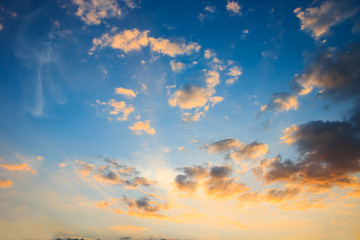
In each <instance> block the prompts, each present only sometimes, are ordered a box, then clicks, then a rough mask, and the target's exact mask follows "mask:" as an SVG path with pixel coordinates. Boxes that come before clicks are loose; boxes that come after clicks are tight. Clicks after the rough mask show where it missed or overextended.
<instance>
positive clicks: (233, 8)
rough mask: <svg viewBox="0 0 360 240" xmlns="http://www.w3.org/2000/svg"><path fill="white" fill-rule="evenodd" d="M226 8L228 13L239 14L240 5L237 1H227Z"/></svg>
mask: <svg viewBox="0 0 360 240" xmlns="http://www.w3.org/2000/svg"><path fill="white" fill-rule="evenodd" d="M226 10H227V11H228V12H229V13H230V15H241V14H242V13H241V11H240V10H241V6H240V5H239V3H238V2H235V1H228V2H227V4H226Z"/></svg>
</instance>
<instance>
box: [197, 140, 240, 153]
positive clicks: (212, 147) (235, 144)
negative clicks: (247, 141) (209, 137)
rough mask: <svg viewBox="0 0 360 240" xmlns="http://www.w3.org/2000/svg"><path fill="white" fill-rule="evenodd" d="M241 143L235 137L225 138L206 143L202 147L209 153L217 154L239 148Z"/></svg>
mask: <svg viewBox="0 0 360 240" xmlns="http://www.w3.org/2000/svg"><path fill="white" fill-rule="evenodd" d="M241 145H242V144H241V143H240V142H239V141H238V140H237V139H235V138H227V139H224V140H220V141H218V142H214V143H211V144H206V145H205V146H203V147H202V148H205V149H206V150H207V151H208V152H209V153H210V154H219V153H223V152H228V151H230V150H233V149H236V148H239V147H240V146H241Z"/></svg>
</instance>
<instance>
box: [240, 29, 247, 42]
mask: <svg viewBox="0 0 360 240" xmlns="http://www.w3.org/2000/svg"><path fill="white" fill-rule="evenodd" d="M248 34H249V29H244V30H243V31H242V34H241V39H243V40H244V39H245V38H246V37H247V35H248Z"/></svg>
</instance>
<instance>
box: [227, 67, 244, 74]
mask: <svg viewBox="0 0 360 240" xmlns="http://www.w3.org/2000/svg"><path fill="white" fill-rule="evenodd" d="M241 74H242V70H241V68H240V67H238V66H234V67H232V68H230V69H229V72H228V73H227V75H229V76H232V77H238V76H241Z"/></svg>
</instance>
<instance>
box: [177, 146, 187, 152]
mask: <svg viewBox="0 0 360 240" xmlns="http://www.w3.org/2000/svg"><path fill="white" fill-rule="evenodd" d="M178 150H179V151H186V148H185V147H184V146H180V147H178Z"/></svg>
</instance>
